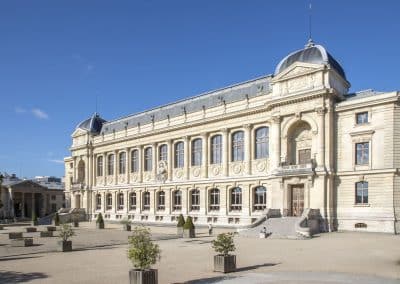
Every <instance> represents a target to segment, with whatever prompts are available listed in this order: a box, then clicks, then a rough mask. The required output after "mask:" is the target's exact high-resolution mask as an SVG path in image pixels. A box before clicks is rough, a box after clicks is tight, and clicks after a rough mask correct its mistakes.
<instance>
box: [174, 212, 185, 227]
mask: <svg viewBox="0 0 400 284" xmlns="http://www.w3.org/2000/svg"><path fill="white" fill-rule="evenodd" d="M183 225H185V218H184V217H183V215H182V214H180V215H179V217H178V224H177V225H176V226H177V227H183Z"/></svg>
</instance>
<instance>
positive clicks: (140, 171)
mask: <svg viewBox="0 0 400 284" xmlns="http://www.w3.org/2000/svg"><path fill="white" fill-rule="evenodd" d="M137 150H138V159H139V161H138V173H137V174H138V182H143V159H144V153H143V146H142V145H140V146H139V147H138V148H137ZM136 198H137V197H136ZM136 201H137V200H136ZM136 203H137V202H136Z"/></svg>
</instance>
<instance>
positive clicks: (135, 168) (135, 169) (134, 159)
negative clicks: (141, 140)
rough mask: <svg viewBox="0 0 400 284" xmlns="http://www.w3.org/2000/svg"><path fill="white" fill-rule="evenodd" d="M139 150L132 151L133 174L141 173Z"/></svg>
mask: <svg viewBox="0 0 400 284" xmlns="http://www.w3.org/2000/svg"><path fill="white" fill-rule="evenodd" d="M138 153H139V152H138V150H133V151H132V154H131V155H132V156H131V172H132V173H136V172H138V171H139V154H138Z"/></svg>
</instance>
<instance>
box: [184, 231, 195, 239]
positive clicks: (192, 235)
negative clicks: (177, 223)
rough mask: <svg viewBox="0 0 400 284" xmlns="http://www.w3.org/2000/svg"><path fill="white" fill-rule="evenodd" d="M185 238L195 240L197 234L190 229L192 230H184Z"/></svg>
mask: <svg viewBox="0 0 400 284" xmlns="http://www.w3.org/2000/svg"><path fill="white" fill-rule="evenodd" d="M183 237H184V238H195V237H196V234H195V231H194V229H190V230H185V229H184V230H183Z"/></svg>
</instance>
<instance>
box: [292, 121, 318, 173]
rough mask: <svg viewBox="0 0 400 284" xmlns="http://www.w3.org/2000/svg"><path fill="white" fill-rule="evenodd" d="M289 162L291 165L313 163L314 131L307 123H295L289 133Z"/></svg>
mask: <svg viewBox="0 0 400 284" xmlns="http://www.w3.org/2000/svg"><path fill="white" fill-rule="evenodd" d="M287 145H288V162H289V164H290V165H301V164H308V163H310V162H311V147H312V131H311V127H310V125H309V124H308V123H307V122H305V121H299V122H297V123H295V124H294V125H293V126H292V127H291V128H290V129H289V133H288V144H287Z"/></svg>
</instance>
